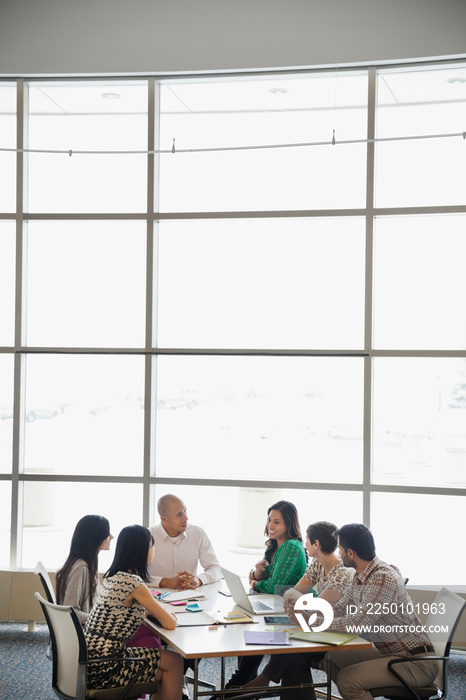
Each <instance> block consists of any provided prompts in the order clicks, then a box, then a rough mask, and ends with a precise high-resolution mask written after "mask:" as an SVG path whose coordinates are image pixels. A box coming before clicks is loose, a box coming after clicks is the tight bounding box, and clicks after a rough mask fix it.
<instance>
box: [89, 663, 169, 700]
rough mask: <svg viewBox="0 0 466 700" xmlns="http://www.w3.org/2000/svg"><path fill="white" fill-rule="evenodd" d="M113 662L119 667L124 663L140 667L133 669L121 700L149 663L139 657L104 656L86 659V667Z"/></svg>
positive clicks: (121, 699)
mask: <svg viewBox="0 0 466 700" xmlns="http://www.w3.org/2000/svg"><path fill="white" fill-rule="evenodd" d="M115 662H118V663H120V664H121V665H124V664H125V663H128V662H131V663H133V664H138V665H140V667H141V668H140V669H139V670H137V669H134V673H133V675H132V676H131V678H130V679H129V681H128V683H126V684H125V688H126V691H125V693H124V694H123V695H122V696H121V698H120V700H123V699H124V698H125V697H126V695H127V694H128V692H129V691H130V689H131V688H132V687H133V685H135V684H136V683H137V682H138V680H139V678H140V676H141V674H142V673H143V672H144V670H145V669H146V667H147V666H148V665H149V661H148V660H147V659H143V658H141V657H140V656H105V657H103V658H102V657H100V658H92V659H88V660H87V665H90V664H100V665H103V664H106V663H115ZM154 683H155V681H154Z"/></svg>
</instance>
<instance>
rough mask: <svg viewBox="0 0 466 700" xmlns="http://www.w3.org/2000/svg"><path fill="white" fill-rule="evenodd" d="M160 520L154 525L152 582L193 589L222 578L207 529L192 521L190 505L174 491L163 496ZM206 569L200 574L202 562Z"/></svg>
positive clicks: (157, 584)
mask: <svg viewBox="0 0 466 700" xmlns="http://www.w3.org/2000/svg"><path fill="white" fill-rule="evenodd" d="M157 510H158V512H159V515H160V523H159V524H158V525H154V527H152V528H151V533H152V535H153V537H154V540H155V556H154V561H153V562H152V564H151V565H150V566H149V572H150V575H151V583H152V584H153V585H155V586H160V587H161V588H186V589H193V588H197V587H198V586H202V585H203V584H205V583H213V582H214V581H219V580H220V579H221V578H222V572H221V569H220V565H219V562H218V559H217V557H216V555H215V552H214V549H213V547H212V545H211V543H210V540H209V538H208V537H207V535H206V533H205V532H204V530H203V529H202V528H201V527H199V526H198V525H191V524H190V523H188V516H187V513H186V506H185V504H184V503H183V501H182V500H181V499H179V498H178V497H177V496H174V495H173V494H170V493H169V494H166V495H165V496H162V498H160V499H159V501H158V503H157ZM199 564H200V565H201V566H202V568H203V572H202V573H200V574H198V573H197V569H198V565H199Z"/></svg>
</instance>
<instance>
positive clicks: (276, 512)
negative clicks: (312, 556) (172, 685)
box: [211, 501, 307, 700]
mask: <svg viewBox="0 0 466 700" xmlns="http://www.w3.org/2000/svg"><path fill="white" fill-rule="evenodd" d="M264 534H265V535H266V536H267V537H268V539H267V542H266V543H265V547H266V549H265V553H264V557H263V559H261V560H260V561H258V562H257V564H256V566H255V567H254V569H251V571H250V572H249V584H250V586H251V588H253V589H254V590H255V591H260V592H261V593H273V594H277V595H283V593H284V592H285V591H286V590H287V589H288V588H291V587H292V586H295V585H296V584H297V583H298V581H300V580H301V578H302V576H303V575H304V572H305V571H306V564H307V557H306V551H305V549H304V545H303V539H302V536H301V528H300V526H299V518H298V511H297V510H296V506H295V505H294V503H291V502H290V501H278V502H277V503H274V504H273V505H271V506H270V508H269V509H268V511H267V521H266V525H265V531H264ZM261 661H262V656H260V655H254V656H240V657H238V668H237V669H236V671H235V672H234V673H233V675H232V677H231V678H230V680H229V681H228V683H227V684H226V686H225V688H235V687H238V686H241V685H244V684H245V683H247V682H248V681H250V680H252V679H253V678H255V677H256V674H257V669H258V668H259V665H260V662H261ZM220 698H221V696H219V695H213V696H211V700H220Z"/></svg>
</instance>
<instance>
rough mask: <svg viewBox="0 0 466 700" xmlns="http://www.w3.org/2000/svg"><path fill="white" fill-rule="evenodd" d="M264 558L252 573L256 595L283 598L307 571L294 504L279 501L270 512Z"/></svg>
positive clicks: (252, 584) (250, 579)
mask: <svg viewBox="0 0 466 700" xmlns="http://www.w3.org/2000/svg"><path fill="white" fill-rule="evenodd" d="M264 534H265V535H268V538H269V539H268V540H267V542H266V543H265V546H266V550H265V553H264V558H263V559H261V560H260V561H259V562H257V564H256V566H255V568H254V569H251V571H250V572H249V584H250V586H251V588H253V589H254V590H255V591H260V592H261V593H275V594H279V595H282V594H283V591H284V590H286V588H290V586H294V585H295V584H296V583H298V581H299V580H300V578H301V577H302V575H303V574H304V572H305V570H306V551H305V549H304V545H303V538H302V536H301V528H300V527H299V518H298V511H297V510H296V506H295V505H294V503H291V501H278V502H277V503H274V504H273V505H272V506H270V508H269V509H268V511H267V522H266V525H265V532H264Z"/></svg>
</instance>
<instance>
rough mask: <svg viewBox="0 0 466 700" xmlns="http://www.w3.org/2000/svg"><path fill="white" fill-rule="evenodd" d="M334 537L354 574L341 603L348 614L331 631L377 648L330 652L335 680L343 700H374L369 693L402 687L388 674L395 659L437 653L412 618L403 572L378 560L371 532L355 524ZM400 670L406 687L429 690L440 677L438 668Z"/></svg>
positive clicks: (434, 663)
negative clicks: (346, 634) (369, 643)
mask: <svg viewBox="0 0 466 700" xmlns="http://www.w3.org/2000/svg"><path fill="white" fill-rule="evenodd" d="M336 534H337V535H338V548H339V552H340V556H341V559H342V561H343V563H344V565H345V566H347V567H351V568H353V569H355V574H354V577H353V581H352V584H351V586H349V588H348V591H347V592H346V593H345V594H344V596H343V598H341V599H340V601H339V603H338V606H339V611H340V612H341V611H342V610H344V612H345V614H344V615H341V616H340V617H334V619H333V621H332V624H331V625H330V626H329V628H328V630H329V631H330V630H332V631H335V632H352V633H354V634H358V636H360V637H363V638H364V639H367V640H370V641H371V642H372V644H373V647H372V649H370V650H367V651H364V650H362V651H350V650H349V649H348V650H344V651H334V652H332V654H331V673H332V680H333V681H334V682H335V683H336V685H337V686H338V690H339V691H340V693H341V696H342V698H344V700H372V695H371V693H370V692H369V690H370V689H371V688H380V687H383V686H396V685H400V682H399V681H398V680H397V679H396V678H395V676H394V675H393V674H392V673H390V671H389V670H388V668H387V665H388V662H389V661H390V660H391V659H395V658H400V657H404V656H406V657H407V659H412V658H415V657H416V656H418V655H421V656H425V655H429V654H432V655H434V654H435V650H434V647H433V646H432V643H431V641H430V639H429V637H428V636H427V634H426V632H425V631H424V630H423V628H422V625H421V622H420V621H419V619H418V618H417V616H416V615H415V613H414V606H413V604H412V601H411V598H410V597H409V595H408V593H407V591H406V586H405V581H404V579H403V578H402V576H401V574H400V572H399V571H398V569H397V568H396V567H395V566H392V565H389V564H386V563H385V562H383V561H381V560H380V559H379V558H378V557H377V556H376V554H375V543H374V538H373V536H372V533H371V531H370V530H369V529H368V528H367V527H366V526H365V525H362V524H359V523H353V524H350V525H343V527H341V528H340V529H339V530H337V531H336ZM396 670H397V672H398V673H399V674H400V676H401V677H402V678H403V679H405V680H406V681H407V682H408V683H413V684H415V685H422V684H424V683H425V684H429V683H431V682H432V681H433V680H434V678H435V677H436V675H437V672H438V663H437V661H435V660H432V661H423V662H421V663H419V662H418V663H406V664H397V666H396Z"/></svg>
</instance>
